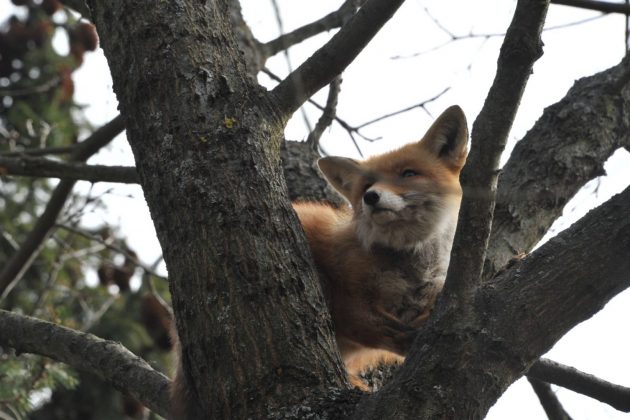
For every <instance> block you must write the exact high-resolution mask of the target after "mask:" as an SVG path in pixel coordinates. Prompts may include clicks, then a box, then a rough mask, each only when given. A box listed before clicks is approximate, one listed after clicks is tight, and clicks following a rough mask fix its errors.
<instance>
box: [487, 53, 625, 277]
mask: <svg viewBox="0 0 630 420" xmlns="http://www.w3.org/2000/svg"><path fill="white" fill-rule="evenodd" d="M629 80H630V57H628V56H627V57H626V58H624V59H623V60H622V61H621V63H619V64H618V65H617V66H615V67H612V68H610V69H608V70H605V71H603V72H601V73H598V74H595V75H593V76H590V77H585V78H583V79H581V80H578V81H577V82H576V83H575V85H574V86H573V87H572V88H571V89H570V90H569V92H568V93H567V95H566V96H565V97H564V98H563V99H562V100H561V101H560V102H558V103H556V104H554V105H552V106H550V107H548V108H547V109H545V112H544V113H543V115H542V116H541V117H540V119H539V120H538V121H537V122H536V124H535V125H534V127H533V128H532V129H531V130H529V131H528V132H527V134H526V135H525V137H523V139H522V140H521V141H519V142H518V143H517V144H516V147H515V148H514V150H513V151H512V154H511V155H510V159H509V160H508V162H507V163H506V164H505V166H504V167H503V169H502V170H501V176H500V177H499V185H498V191H497V205H496V211H495V215H494V223H493V226H492V233H491V236H490V245H489V248H488V252H487V260H486V264H485V273H484V277H485V278H486V279H487V278H489V277H492V276H493V275H494V274H495V273H496V272H497V271H498V270H499V269H500V268H501V267H503V266H504V265H505V264H506V263H507V262H508V261H509V260H510V259H511V258H513V257H514V256H515V255H516V254H518V253H521V252H527V251H529V250H530V249H531V248H532V247H533V246H534V245H535V244H536V243H537V242H538V241H540V239H541V238H542V237H543V236H544V234H545V233H546V232H547V230H549V227H550V226H551V224H552V223H553V222H554V221H555V220H556V219H557V218H558V217H559V216H560V215H561V214H562V210H563V209H564V206H565V204H566V203H567V202H568V201H569V200H570V199H571V198H572V197H573V196H574V195H575V194H576V193H577V192H578V191H579V189H580V188H582V187H583V186H584V185H585V184H586V183H587V182H588V181H590V180H591V179H593V178H595V177H597V176H600V175H603V174H604V162H605V161H606V159H608V157H609V156H610V155H612V153H613V152H614V151H615V150H617V149H618V148H620V147H628V146H629V145H630V86H629V83H628V81H629Z"/></svg>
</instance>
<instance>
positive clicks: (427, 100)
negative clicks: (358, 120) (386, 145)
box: [352, 87, 451, 131]
mask: <svg viewBox="0 0 630 420" xmlns="http://www.w3.org/2000/svg"><path fill="white" fill-rule="evenodd" d="M450 89H451V88H450V87H447V88H446V89H444V90H442V92H440V93H438V94H437V95H435V96H433V97H432V98H429V99H425V100H424V101H422V102H420V103H417V104H415V105H411V106H408V107H406V108H403V109H400V110H398V111H394V112H390V113H389V114H385V115H383V116H381V117H378V118H374V119H373V120H370V121H368V122H364V123H363V124H360V125H357V126H356V127H352V128H353V129H354V130H356V131H358V130H360V129H361V128H363V127H367V126H368V125H371V124H374V123H377V122H379V121H382V120H384V119H386V118H390V117H393V116H396V115H399V114H402V113H405V112H408V111H411V110H412V109H416V108H422V109H423V110H424V111H425V112H427V113H429V112H428V111H427V109H426V105H427V104H430V103H431V102H433V101H435V100H437V99H439V98H440V97H441V96H442V95H444V94H445V93H446V92H448V91H449V90H450ZM429 115H431V114H429Z"/></svg>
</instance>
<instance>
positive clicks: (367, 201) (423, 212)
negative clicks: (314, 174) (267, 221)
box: [318, 106, 468, 250]
mask: <svg viewBox="0 0 630 420" xmlns="http://www.w3.org/2000/svg"><path fill="white" fill-rule="evenodd" d="M467 142H468V128H467V125H466V117H465V116H464V113H463V111H462V109H461V108H460V107H458V106H452V107H450V108H448V109H447V110H446V111H444V112H443V113H442V115H440V116H439V117H438V119H437V120H436V121H435V122H434V123H433V125H432V126H431V127H430V128H429V130H428V131H427V133H426V134H425V136H424V137H423V138H422V140H420V141H418V142H415V143H410V144H407V145H406V146H403V147H402V148H400V149H398V150H394V151H391V152H389V153H385V154H382V155H378V156H374V157H372V158H370V159H367V160H365V161H361V162H359V161H356V160H353V159H349V158H344V157H336V156H329V157H325V158H322V159H320V160H319V161H318V165H319V168H320V170H321V171H322V173H323V174H324V175H325V177H326V179H327V180H328V182H330V184H331V185H332V186H333V187H334V188H335V189H336V190H337V191H339V192H340V193H341V194H342V195H343V196H344V197H345V198H346V199H347V200H348V201H349V202H350V204H351V206H352V209H353V212H354V222H355V226H356V233H357V235H358V237H359V239H360V241H361V242H362V244H363V246H364V247H365V248H367V249H369V248H370V247H371V246H372V245H375V244H376V245H381V246H385V247H388V248H393V249H399V250H402V249H414V248H415V249H419V248H421V246H422V243H423V242H424V241H426V240H428V239H430V238H432V237H433V236H435V235H439V234H450V235H451V236H452V235H453V232H454V228H455V224H456V222H457V213H458V211H459V203H460V200H461V195H462V190H461V186H460V184H459V174H460V172H461V170H462V167H463V166H464V163H465V162H466V156H467V153H468V151H467V150H468V149H467ZM447 232H448V233H447ZM451 239H452V238H451Z"/></svg>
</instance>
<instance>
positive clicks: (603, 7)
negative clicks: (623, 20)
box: [551, 0, 630, 15]
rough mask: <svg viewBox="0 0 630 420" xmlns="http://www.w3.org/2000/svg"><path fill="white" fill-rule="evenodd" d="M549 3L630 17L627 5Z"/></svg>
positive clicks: (577, 0)
mask: <svg viewBox="0 0 630 420" xmlns="http://www.w3.org/2000/svg"><path fill="white" fill-rule="evenodd" d="M551 3H553V4H561V5H564V6H573V7H579V8H580V9H588V10H597V11H600V12H602V13H621V14H624V15H630V7H629V6H628V5H627V4H621V3H611V2H609V1H595V0H551Z"/></svg>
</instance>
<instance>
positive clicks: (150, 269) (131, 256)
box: [56, 224, 168, 281]
mask: <svg viewBox="0 0 630 420" xmlns="http://www.w3.org/2000/svg"><path fill="white" fill-rule="evenodd" d="M56 227H58V228H61V229H65V230H67V231H68V232H72V233H74V234H76V235H79V236H82V237H84V238H86V239H89V240H91V241H94V242H97V243H99V244H101V245H103V246H104V247H105V248H108V249H111V250H112V251H115V252H118V253H120V254H122V255H124V256H125V257H126V258H127V259H129V260H130V261H131V262H132V263H133V265H135V266H137V267H140V268H141V269H142V270H143V271H144V272H145V273H146V274H150V275H152V276H153V277H156V278H159V279H162V280H164V281H168V278H167V277H164V276H162V275H160V274H158V273H157V272H156V271H155V268H156V266H157V264H159V262H160V261H162V256H160V257H159V258H158V260H157V261H156V263H157V264H152V265H151V266H148V265H146V264H144V263H143V262H142V261H140V260H139V259H138V257H137V256H136V254H135V253H132V252H129V250H128V249H125V248H123V247H120V246H116V245H114V244H112V243H111V241H107V240H103V239H102V238H101V237H99V236H96V235H92V234H90V233H89V232H86V231H84V230H81V229H77V228H75V227H73V226H68V225H63V224H58V225H56Z"/></svg>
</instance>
